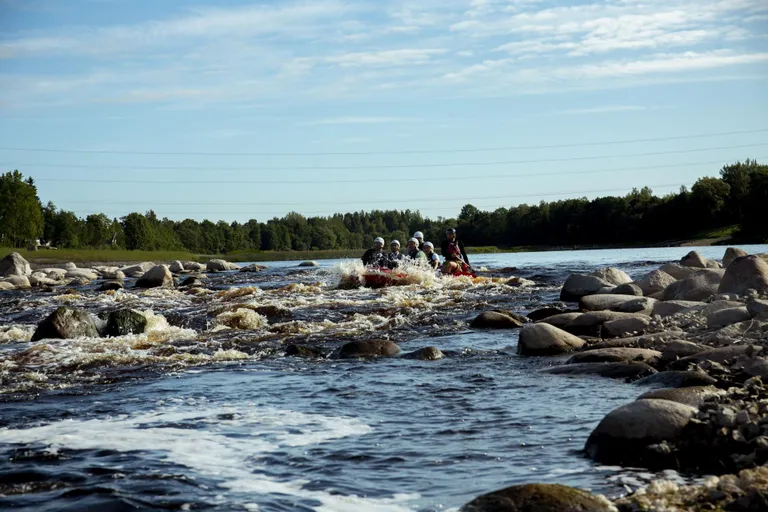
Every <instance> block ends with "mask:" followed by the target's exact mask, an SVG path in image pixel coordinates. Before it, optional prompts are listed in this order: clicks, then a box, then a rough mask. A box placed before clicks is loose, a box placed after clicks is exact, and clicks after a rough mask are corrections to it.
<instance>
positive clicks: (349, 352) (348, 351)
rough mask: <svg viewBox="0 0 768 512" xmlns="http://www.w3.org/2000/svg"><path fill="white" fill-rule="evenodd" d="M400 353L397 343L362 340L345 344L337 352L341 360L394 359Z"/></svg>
mask: <svg viewBox="0 0 768 512" xmlns="http://www.w3.org/2000/svg"><path fill="white" fill-rule="evenodd" d="M399 353H400V347H398V346H397V343H395V342H394V341H390V340H363V341H350V342H349V343H345V344H344V345H343V346H342V347H341V350H340V351H339V357H340V358H342V359H354V358H358V357H394V356H396V355H397V354H399Z"/></svg>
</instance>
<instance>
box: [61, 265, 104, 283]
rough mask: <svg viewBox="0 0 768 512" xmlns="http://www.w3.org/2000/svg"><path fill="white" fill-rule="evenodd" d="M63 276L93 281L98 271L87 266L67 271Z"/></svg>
mask: <svg viewBox="0 0 768 512" xmlns="http://www.w3.org/2000/svg"><path fill="white" fill-rule="evenodd" d="M64 277H66V278H68V279H87V280H88V281H93V280H95V279H98V278H99V273H98V272H96V271H95V270H91V269H89V268H76V269H74V270H69V271H67V273H66V274H64Z"/></svg>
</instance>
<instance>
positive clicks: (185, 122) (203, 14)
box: [0, 0, 768, 222]
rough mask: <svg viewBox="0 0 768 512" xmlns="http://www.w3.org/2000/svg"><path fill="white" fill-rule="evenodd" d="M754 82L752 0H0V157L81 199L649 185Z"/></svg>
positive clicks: (761, 137) (765, 126)
mask: <svg viewBox="0 0 768 512" xmlns="http://www.w3.org/2000/svg"><path fill="white" fill-rule="evenodd" d="M766 91H768V2H765V0H563V1H554V0H552V1H548V0H462V1H459V0H407V1H405V0H403V1H399V0H398V1H385V0H376V1H371V0H368V1H364V0H350V1H341V0H317V1H292V0H285V1H252V2H246V1H242V0H218V1H213V0H199V1H197V0H192V1H181V0H164V1H162V2H159V1H156V0H130V1H128V0H67V1H63V0H0V168H1V169H2V170H3V171H8V170H12V169H18V170H19V171H21V172H22V173H24V175H25V176H32V177H33V178H34V179H35V180H36V182H37V185H38V191H39V195H40V197H41V200H42V201H43V202H44V203H45V202H48V201H53V202H54V203H55V204H56V205H57V206H58V207H59V208H63V209H67V210H71V211H74V212H76V213H77V214H78V215H80V216H85V215H87V214H89V213H95V212H103V213H106V214H107V215H109V216H110V217H120V216H122V215H125V214H127V213H129V212H132V211H140V212H144V211H147V210H149V209H153V210H154V211H155V212H156V213H157V214H158V216H160V217H169V218H171V219H177V220H181V219H184V218H193V219H197V220H202V219H204V218H207V219H210V220H213V221H218V220H226V221H240V222H242V221H246V220H248V219H251V218H255V219H258V220H260V221H262V222H264V221H266V220H268V219H270V218H272V217H276V216H277V217H281V216H283V215H284V214H286V213H288V212H290V211H297V212H299V213H302V214H304V215H306V216H314V215H329V214H332V213H334V212H348V211H360V210H366V211H370V210H373V209H401V210H405V209H411V210H420V211H421V212H422V213H423V214H424V215H426V216H429V217H432V218H436V217H439V216H442V217H455V216H456V215H457V214H458V212H459V210H460V209H461V207H462V206H463V205H465V204H468V203H470V204H473V205H475V206H476V207H478V208H480V209H484V210H493V209H496V208H498V207H510V206H513V205H517V204H521V203H529V204H531V203H538V202H539V201H541V200H546V201H552V200H557V199H564V198H573V197H589V198H593V197H597V196H604V195H623V194H626V193H628V192H629V191H630V190H631V189H632V188H633V187H638V188H639V187H642V186H646V185H647V186H650V187H651V188H652V189H653V190H654V192H656V193H657V194H667V193H670V192H674V191H677V190H678V189H679V188H680V186H681V185H686V186H688V187H690V186H691V185H692V184H693V183H694V182H695V181H696V180H697V179H698V178H700V177H702V176H717V173H718V170H719V169H720V168H721V167H722V166H723V165H724V164H727V163H731V162H735V161H737V160H744V159H746V158H753V159H757V160H762V161H764V162H768V93H766Z"/></svg>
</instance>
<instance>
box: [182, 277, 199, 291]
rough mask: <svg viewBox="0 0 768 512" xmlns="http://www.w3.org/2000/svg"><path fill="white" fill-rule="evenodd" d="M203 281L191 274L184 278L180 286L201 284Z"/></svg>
mask: <svg viewBox="0 0 768 512" xmlns="http://www.w3.org/2000/svg"><path fill="white" fill-rule="evenodd" d="M201 284H202V283H201V282H200V279H198V278H197V277H194V276H190V277H188V278H186V279H185V280H183V281H182V282H181V284H179V286H182V287H185V288H191V287H193V286H200V285H201Z"/></svg>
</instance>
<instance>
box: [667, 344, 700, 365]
mask: <svg viewBox="0 0 768 512" xmlns="http://www.w3.org/2000/svg"><path fill="white" fill-rule="evenodd" d="M710 348H711V347H707V346H705V345H699V344H698V343H693V342H690V341H683V340H675V341H670V342H668V343H665V344H664V346H663V348H662V350H661V361H662V362H663V363H669V362H671V361H676V360H677V359H680V358H682V357H688V356H692V355H693V354H698V353H699V352H704V351H705V350H709V349H710Z"/></svg>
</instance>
